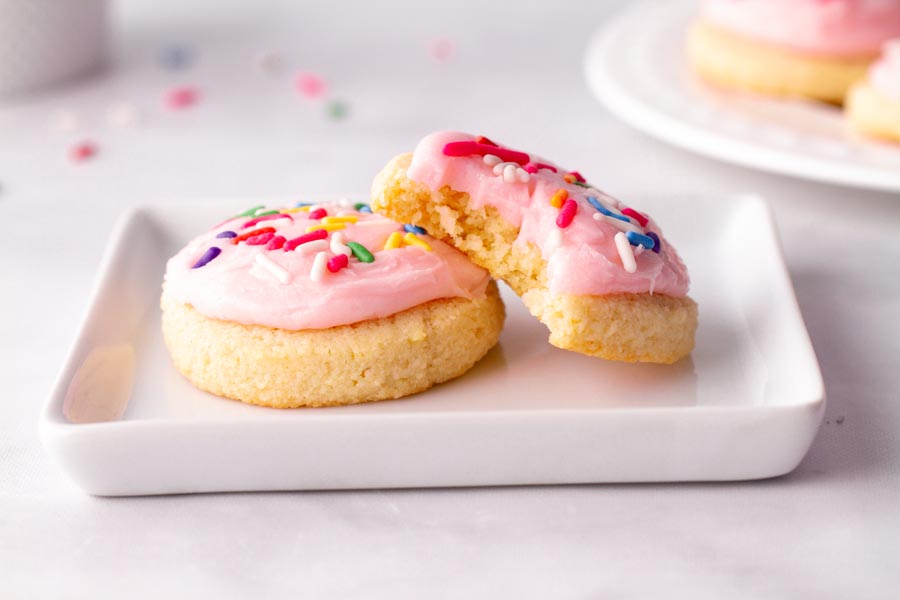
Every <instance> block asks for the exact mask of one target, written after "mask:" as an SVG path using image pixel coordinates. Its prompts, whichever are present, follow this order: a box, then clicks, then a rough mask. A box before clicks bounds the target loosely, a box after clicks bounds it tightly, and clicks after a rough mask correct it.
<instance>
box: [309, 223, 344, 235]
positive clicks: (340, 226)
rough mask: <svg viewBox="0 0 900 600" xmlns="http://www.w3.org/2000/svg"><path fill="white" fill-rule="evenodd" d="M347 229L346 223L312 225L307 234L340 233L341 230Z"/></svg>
mask: <svg viewBox="0 0 900 600" xmlns="http://www.w3.org/2000/svg"><path fill="white" fill-rule="evenodd" d="M346 227H347V224H346V223H330V224H328V225H310V226H309V227H307V228H306V232H307V233H310V232H312V231H319V230H322V231H340V230H341V229H345V228H346Z"/></svg>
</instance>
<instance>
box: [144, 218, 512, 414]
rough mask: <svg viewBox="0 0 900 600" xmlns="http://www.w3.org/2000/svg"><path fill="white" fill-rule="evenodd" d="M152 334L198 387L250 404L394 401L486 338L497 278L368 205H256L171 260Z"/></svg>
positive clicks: (497, 319) (464, 363)
mask: <svg viewBox="0 0 900 600" xmlns="http://www.w3.org/2000/svg"><path fill="white" fill-rule="evenodd" d="M160 302H161V306H162V328H163V335H164V338H165V342H166V345H167V347H168V349H169V352H170V354H171V356H172V361H173V363H174V365H175V367H176V368H177V369H178V370H179V371H180V372H181V373H182V374H184V376H185V377H187V378H188V379H189V380H190V381H191V382H192V383H193V384H194V385H196V386H197V387H198V388H200V389H202V390H206V391H209V392H212V393H214V394H218V395H220V396H225V397H227V398H232V399H235V400H240V401H242V402H247V403H250V404H258V405H262V406H271V407H276V408H294V407H300V406H333V405H342V404H355V403H360V402H371V401H376V400H387V399H391V398H400V397H402V396H406V395H409V394H413V393H415V392H419V391H422V390H425V389H427V388H429V387H431V386H432V385H434V384H436V383H440V382H443V381H447V380H448V379H452V378H454V377H458V376H460V375H462V374H463V373H465V372H466V371H467V370H468V369H470V368H471V367H472V366H473V365H474V364H475V363H476V362H477V361H478V360H479V359H481V358H482V357H483V356H484V355H485V354H486V353H487V351H488V350H490V348H491V347H493V346H494V344H496V342H497V339H498V338H499V335H500V330H501V328H502V326H503V320H504V308H503V303H502V301H501V300H500V297H499V294H498V293H497V287H496V284H495V283H494V282H493V281H491V279H490V277H489V276H488V274H487V273H486V272H485V271H484V270H482V269H480V268H478V267H476V266H475V265H472V264H471V263H470V262H469V261H468V260H467V259H466V257H465V256H463V255H462V254H460V253H459V252H458V251H456V250H454V249H453V248H451V247H449V246H447V245H446V244H444V243H443V242H441V241H440V240H436V239H434V238H432V237H430V236H428V235H425V234H424V233H422V232H421V231H420V230H418V229H416V228H414V227H412V226H406V227H404V226H403V225H399V224H397V223H395V222H393V221H390V220H389V219H385V218H384V217H381V216H379V215H374V214H372V213H371V211H370V210H369V208H368V206H367V205H363V204H357V205H356V206H355V207H354V206H353V205H349V206H341V205H338V204H321V205H316V206H310V205H308V204H305V205H299V206H296V207H291V208H276V209H266V208H265V207H262V206H259V207H255V208H253V209H250V210H248V211H246V212H244V213H242V214H240V215H237V216H235V217H232V218H230V219H228V220H226V221H225V222H223V223H221V224H220V225H217V226H216V227H214V228H213V229H211V230H210V231H208V232H206V233H204V234H202V235H200V236H199V237H197V238H195V239H194V240H192V241H191V242H190V243H189V244H188V245H187V246H186V247H185V248H184V249H182V250H181V251H180V252H179V253H178V254H176V255H175V256H174V257H173V258H172V259H170V260H169V262H168V264H167V266H166V275H165V281H164V283H163V293H162V298H161V301H160Z"/></svg>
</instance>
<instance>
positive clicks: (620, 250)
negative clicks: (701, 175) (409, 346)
mask: <svg viewBox="0 0 900 600" xmlns="http://www.w3.org/2000/svg"><path fill="white" fill-rule="evenodd" d="M372 197H373V202H372V207H373V209H375V210H376V211H378V212H381V213H383V214H386V215H388V216H390V217H391V218H393V219H399V220H402V221H405V222H409V223H415V224H416V225H418V226H420V227H423V228H424V229H426V230H427V231H428V232H429V233H430V234H431V235H433V236H435V237H438V238H440V239H443V240H445V241H447V242H448V243H450V244H452V245H453V246H455V247H456V248H458V249H460V250H462V251H463V252H464V253H466V255H468V256H469V258H471V259H472V261H473V262H474V263H475V264H477V265H479V266H481V267H484V268H485V269H487V270H488V271H490V273H491V274H492V275H493V276H494V277H496V278H498V279H502V280H504V281H505V282H506V283H507V284H509V286H510V287H512V289H513V290H514V291H515V292H516V293H517V294H519V295H520V296H521V297H522V299H523V301H524V302H525V305H526V306H527V307H528V309H529V310H530V311H531V313H532V314H534V315H535V316H536V317H537V318H538V319H540V321H541V322H543V323H544V324H545V325H547V327H548V328H549V329H550V343H551V344H553V345H554V346H557V347H559V348H564V349H566V350H574V351H576V352H581V353H583V354H588V355H591V356H598V357H602V358H606V359H611V360H622V361H629V362H656V363H672V362H675V361H677V360H679V359H680V358H683V357H684V356H687V355H688V354H689V353H690V351H691V349H692V348H693V346H694V331H695V329H696V326H697V306H696V304H695V303H694V301H693V300H691V299H690V298H688V297H687V291H688V285H689V280H688V275H687V270H686V268H685V266H684V264H683V263H682V261H681V259H680V258H679V257H678V254H677V253H676V252H675V249H674V248H673V247H672V246H671V245H669V244H668V242H667V241H666V240H665V238H663V237H662V232H661V230H660V229H659V227H658V226H657V225H656V223H654V222H653V221H652V220H650V219H649V218H648V217H647V216H646V215H643V214H641V213H639V212H637V211H636V210H633V209H630V208H626V207H625V206H623V205H622V204H621V203H620V202H619V201H617V200H616V199H614V198H612V197H610V196H609V195H607V194H604V193H603V192H601V191H600V190H598V189H596V188H594V187H592V186H591V185H589V184H588V183H587V182H586V181H585V180H584V178H583V177H582V176H581V175H579V174H578V173H577V172H570V171H567V170H565V169H562V168H561V167H558V166H556V165H554V164H552V163H549V162H547V161H545V160H543V159H540V158H538V157H536V156H533V155H529V154H526V153H524V152H519V151H516V150H512V149H510V148H506V147H504V146H501V145H498V144H495V143H494V142H492V141H491V140H489V139H487V138H484V137H481V136H479V137H477V138H476V137H474V136H471V135H468V134H464V133H457V132H439V133H434V134H431V135H429V136H427V137H426V138H425V139H423V140H422V141H421V142H420V143H419V145H418V146H417V147H416V149H415V152H414V153H413V154H404V155H401V156H398V157H396V158H395V159H393V160H392V161H391V162H390V163H389V164H388V165H387V166H386V167H385V168H384V169H383V171H382V172H381V173H380V174H379V175H378V176H377V177H376V179H375V182H374V184H373V190H372Z"/></svg>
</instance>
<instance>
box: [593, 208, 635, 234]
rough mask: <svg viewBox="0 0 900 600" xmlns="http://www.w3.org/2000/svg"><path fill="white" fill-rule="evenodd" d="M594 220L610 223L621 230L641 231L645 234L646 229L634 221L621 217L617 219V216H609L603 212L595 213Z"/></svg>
mask: <svg viewBox="0 0 900 600" xmlns="http://www.w3.org/2000/svg"><path fill="white" fill-rule="evenodd" d="M594 220H595V221H597V222H600V223H609V224H610V225H612V226H613V227H615V228H616V229H618V230H619V231H633V232H635V233H640V234H641V235H644V230H643V229H641V228H640V227H638V226H637V225H635V224H634V223H632V222H631V221H629V222H627V223H626V222H625V221H623V220H621V219H617V218H615V217H609V216H607V215H604V214H601V213H594Z"/></svg>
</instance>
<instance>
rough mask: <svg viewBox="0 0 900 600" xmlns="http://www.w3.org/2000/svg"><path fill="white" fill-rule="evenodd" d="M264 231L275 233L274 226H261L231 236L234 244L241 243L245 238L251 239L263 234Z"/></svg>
mask: <svg viewBox="0 0 900 600" xmlns="http://www.w3.org/2000/svg"><path fill="white" fill-rule="evenodd" d="M264 233H275V228H274V227H260V228H259V229H254V230H252V231H248V232H247V233H242V234H241V235H239V236H237V237H235V238H231V243H232V244H240V243H241V242H243V241H244V240H249V239H250V238H252V237H256V236H258V235H262V234H264Z"/></svg>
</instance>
